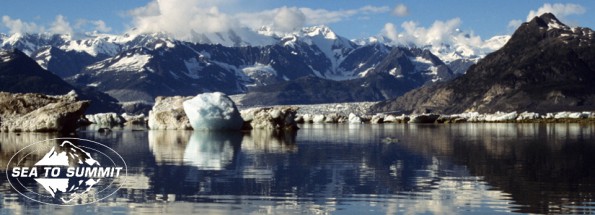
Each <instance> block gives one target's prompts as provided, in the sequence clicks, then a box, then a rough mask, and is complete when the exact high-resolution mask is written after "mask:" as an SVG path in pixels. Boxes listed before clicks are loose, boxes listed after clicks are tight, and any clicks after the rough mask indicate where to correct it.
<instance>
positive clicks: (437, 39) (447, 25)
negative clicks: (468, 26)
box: [400, 18, 478, 45]
mask: <svg viewBox="0 0 595 215" xmlns="http://www.w3.org/2000/svg"><path fill="white" fill-rule="evenodd" d="M460 25H461V19H459V18H454V19H450V20H447V21H441V20H436V21H434V23H433V24H432V25H431V26H430V27H428V28H426V27H422V26H419V24H418V23H416V22H413V21H407V22H404V23H403V24H401V27H402V28H403V30H404V32H403V33H402V34H401V38H400V42H404V43H413V44H418V45H440V44H441V43H445V42H447V41H448V40H451V39H453V35H458V34H459V33H460V32H458V31H457V30H458V28H459V26H460ZM476 37H478V36H476Z"/></svg>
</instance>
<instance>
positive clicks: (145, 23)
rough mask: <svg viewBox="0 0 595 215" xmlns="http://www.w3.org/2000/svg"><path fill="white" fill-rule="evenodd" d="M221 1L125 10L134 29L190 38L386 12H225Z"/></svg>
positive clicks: (177, 0) (287, 28) (190, 0)
mask: <svg viewBox="0 0 595 215" xmlns="http://www.w3.org/2000/svg"><path fill="white" fill-rule="evenodd" d="M221 4H224V3H221V2H220V1H201V0H168V1H157V0H155V1H152V2H150V3H149V4H147V5H145V6H143V7H140V8H136V9H133V10H131V11H129V12H128V14H129V15H130V16H132V18H133V23H132V27H133V28H134V31H135V32H137V33H152V32H166V33H169V34H171V35H172V36H174V37H177V38H178V39H191V38H193V35H194V34H195V33H217V32H226V31H228V30H230V29H236V28H250V29H258V28H260V27H262V26H270V27H272V28H273V30H275V31H280V32H292V31H295V30H297V29H299V28H301V27H304V26H306V25H326V24H331V23H336V22H340V21H344V20H346V19H349V18H351V17H354V16H357V15H370V14H377V13H386V12H389V11H390V8H388V7H376V6H364V7H361V8H357V9H350V10H325V9H313V8H297V7H280V8H275V9H271V10H264V11H259V12H252V13H238V14H227V13H224V12H221V11H219V6H220V5H221Z"/></svg>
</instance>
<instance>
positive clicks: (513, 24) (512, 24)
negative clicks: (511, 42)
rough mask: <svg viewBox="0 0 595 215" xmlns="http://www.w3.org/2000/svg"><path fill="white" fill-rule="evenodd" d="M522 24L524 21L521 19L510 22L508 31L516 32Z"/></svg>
mask: <svg viewBox="0 0 595 215" xmlns="http://www.w3.org/2000/svg"><path fill="white" fill-rule="evenodd" d="M521 24H523V20H520V19H513V20H510V22H508V30H511V31H514V30H516V29H517V28H518V27H519V26H521Z"/></svg>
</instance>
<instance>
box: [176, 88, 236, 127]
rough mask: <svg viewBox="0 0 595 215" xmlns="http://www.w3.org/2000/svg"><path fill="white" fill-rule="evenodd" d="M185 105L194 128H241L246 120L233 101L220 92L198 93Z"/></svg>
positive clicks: (185, 110)
mask: <svg viewBox="0 0 595 215" xmlns="http://www.w3.org/2000/svg"><path fill="white" fill-rule="evenodd" d="M183 106H184V112H185V113H186V115H187V116H188V119H189V120H190V125H191V126H192V128H194V130H239V129H240V128H242V124H243V122H244V121H243V120H242V117H241V116H240V112H239V111H238V108H237V107H236V105H235V104H234V103H233V101H232V100H231V99H230V98H229V97H227V95H225V94H223V93H220V92H214V93H203V94H198V95H197V96H196V97H194V98H192V99H190V100H187V101H185V102H184V103H183Z"/></svg>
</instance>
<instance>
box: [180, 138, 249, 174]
mask: <svg viewBox="0 0 595 215" xmlns="http://www.w3.org/2000/svg"><path fill="white" fill-rule="evenodd" d="M241 141H242V133H239V132H212V131H211V132H209V131H194V132H193V133H192V136H191V137H190V140H189V141H188V144H187V145H186V149H185V150H184V156H183V162H184V164H186V165H190V166H195V167H198V169H201V170H223V169H225V167H226V166H228V165H230V164H231V163H232V161H233V158H234V154H235V153H234V152H235V151H236V150H235V149H236V148H239V144H240V143H241Z"/></svg>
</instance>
